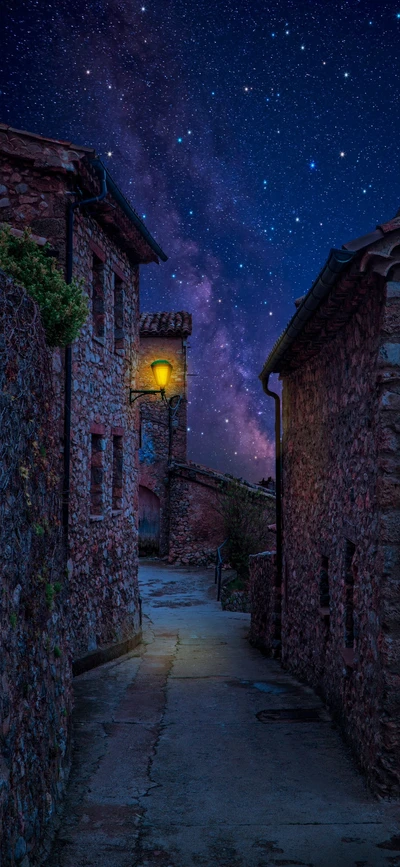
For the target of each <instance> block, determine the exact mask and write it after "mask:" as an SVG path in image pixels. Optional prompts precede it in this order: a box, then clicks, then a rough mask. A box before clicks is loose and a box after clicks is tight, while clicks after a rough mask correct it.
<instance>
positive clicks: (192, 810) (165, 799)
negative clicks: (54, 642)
mask: <svg viewBox="0 0 400 867" xmlns="http://www.w3.org/2000/svg"><path fill="white" fill-rule="evenodd" d="M212 580H213V579H212V574H211V573H210V572H203V573H200V572H187V571H185V570H183V569H173V568H171V567H169V568H168V567H165V566H163V565H161V564H158V563H150V562H148V563H147V564H146V565H143V566H142V567H141V587H142V596H143V602H144V606H143V607H144V612H145V620H144V625H145V628H146V636H145V638H146V644H145V645H144V646H143V647H141V648H140V649H138V650H137V651H136V652H133V653H131V654H129V655H127V656H125V657H123V658H122V659H120V660H117V661H115V662H113V663H109V664H108V665H105V666H103V667H102V668H99V669H97V670H95V671H92V672H88V673H87V674H84V675H81V677H79V678H77V679H76V694H77V705H76V713H75V733H76V734H75V752H74V765H73V771H72V775H71V780H70V785H69V792H68V798H67V803H66V809H65V816H64V819H63V822H62V826H61V830H60V832H59V836H58V840H57V842H56V845H55V847H54V850H53V853H52V855H51V857H50V859H49V861H48V863H47V867H156V865H159V867H272V865H282V867H283V865H293V867H300V865H310V867H395V865H400V836H398V835H399V833H400V832H399V826H398V825H396V819H397V818H398V817H399V809H398V805H396V804H394V803H392V804H383V803H380V802H377V801H376V800H374V799H373V798H372V797H371V795H369V793H368V791H367V790H366V788H365V786H364V782H363V779H362V777H361V776H360V775H359V774H358V773H357V771H356V770H355V767H354V765H353V763H352V761H351V758H350V756H349V754H348V752H347V750H346V748H345V747H344V745H343V744H342V741H341V739H340V736H339V734H338V732H337V731H336V730H335V729H334V728H333V727H332V724H331V722H330V719H329V716H328V715H327V714H326V712H325V711H324V709H323V707H322V705H321V703H320V701H319V700H318V698H317V697H316V696H315V694H314V693H313V692H312V690H310V689H308V688H307V687H304V686H303V685H301V684H299V683H298V682H297V681H296V680H295V679H293V678H291V677H290V676H289V675H287V674H286V673H285V672H283V671H282V669H281V668H280V666H279V664H278V663H277V662H274V661H271V660H267V659H265V658H264V657H263V656H262V655H261V654H260V653H259V652H258V651H256V650H255V649H253V648H251V647H250V646H249V644H248V642H247V641H246V633H247V630H248V625H249V615H246V614H236V613H230V612H223V611H221V609H220V607H219V605H217V603H216V602H215V591H214V585H213V583H212ZM299 707H300V708H313V709H315V708H317V709H318V710H319V712H320V719H319V721H315V722H271V721H268V720H267V721H264V722H263V721H261V720H262V718H263V715H262V714H261V719H259V718H258V716H257V714H259V713H260V712H262V711H268V710H269V711H271V710H272V711H273V710H274V709H275V710H276V709H282V708H286V709H291V708H299ZM264 719H266V715H264ZM396 836H397V839H396Z"/></svg>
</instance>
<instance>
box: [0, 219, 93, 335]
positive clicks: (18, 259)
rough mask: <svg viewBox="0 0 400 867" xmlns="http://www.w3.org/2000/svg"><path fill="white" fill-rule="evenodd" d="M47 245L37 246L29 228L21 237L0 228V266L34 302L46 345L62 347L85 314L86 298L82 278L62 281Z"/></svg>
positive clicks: (7, 229) (82, 321) (8, 228)
mask: <svg viewBox="0 0 400 867" xmlns="http://www.w3.org/2000/svg"><path fill="white" fill-rule="evenodd" d="M49 249H50V248H49V245H48V244H46V245H45V247H39V246H38V245H37V244H36V243H35V241H32V238H31V233H30V230H29V229H25V231H24V234H23V236H22V237H21V238H17V237H15V236H14V235H13V234H12V233H11V231H10V227H9V226H3V227H2V228H1V229H0V268H2V269H3V271H5V272H6V274H10V276H11V277H14V279H15V281H16V283H19V284H20V285H21V286H23V287H24V289H26V291H27V293H28V295H30V296H31V298H33V299H34V301H36V302H37V304H38V306H39V308H40V313H41V316H42V321H43V325H44V329H45V332H46V340H47V343H48V344H49V345H50V346H66V345H67V344H68V343H72V341H73V340H75V338H76V337H77V336H78V334H79V332H80V329H81V328H82V325H83V323H84V322H85V319H86V317H87V313H88V306H87V299H86V296H85V295H84V293H83V291H82V281H77V280H73V281H72V283H70V284H68V283H66V282H65V280H64V278H63V276H62V273H61V271H59V269H58V268H57V265H56V260H55V259H54V257H53V256H49V255H48V250H49Z"/></svg>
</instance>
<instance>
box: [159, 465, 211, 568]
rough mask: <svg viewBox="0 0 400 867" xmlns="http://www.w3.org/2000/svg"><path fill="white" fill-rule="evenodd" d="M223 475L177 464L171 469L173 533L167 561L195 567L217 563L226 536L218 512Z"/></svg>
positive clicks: (171, 530) (171, 526)
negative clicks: (219, 550)
mask: <svg viewBox="0 0 400 867" xmlns="http://www.w3.org/2000/svg"><path fill="white" fill-rule="evenodd" d="M221 480H222V477H221V475H219V474H217V473H212V471H211V470H209V471H207V470H205V469H201V468H200V467H196V466H195V465H191V464H186V465H183V464H182V465H180V464H178V463H177V464H175V465H173V466H172V467H171V469H170V497H171V506H170V536H169V553H168V560H169V562H170V563H182V564H185V565H192V566H209V565H211V564H214V563H215V556H216V549H217V548H218V546H219V545H222V542H223V541H224V538H225V531H224V521H223V517H222V515H221V513H220V511H219V501H220V496H221V494H220V486H221Z"/></svg>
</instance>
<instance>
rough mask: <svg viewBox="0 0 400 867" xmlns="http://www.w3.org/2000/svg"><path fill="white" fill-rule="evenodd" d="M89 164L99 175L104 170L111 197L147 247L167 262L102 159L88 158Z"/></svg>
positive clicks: (102, 174) (102, 175) (101, 174)
mask: <svg viewBox="0 0 400 867" xmlns="http://www.w3.org/2000/svg"><path fill="white" fill-rule="evenodd" d="M90 164H91V165H92V166H93V168H94V169H95V171H96V172H97V174H98V175H99V177H101V178H102V177H104V172H105V173H106V182H107V189H108V191H109V193H110V195H111V196H112V197H113V199H115V201H116V202H117V204H118V205H119V207H120V208H121V210H122V211H123V212H124V214H125V215H126V216H127V217H128V219H129V220H130V221H131V223H133V225H134V226H135V228H136V229H137V230H138V231H139V232H140V234H141V236H142V238H144V240H145V241H146V242H147V244H148V245H149V247H150V248H151V249H152V250H153V253H155V254H156V256H158V257H159V258H160V259H161V261H162V262H167V260H168V256H167V255H166V254H165V253H164V251H163V250H162V249H161V247H160V246H159V244H157V241H155V240H154V238H153V237H152V235H151V234H150V232H149V230H148V229H147V228H146V226H145V224H144V223H143V222H142V220H141V219H140V217H139V216H138V214H137V213H136V212H135V211H134V209H133V208H132V206H131V205H130V204H129V202H128V200H127V199H126V198H125V196H124V195H123V193H121V190H120V189H119V187H117V184H116V183H115V181H113V179H112V177H111V175H110V173H109V172H108V170H107V168H106V167H105V165H104V164H103V163H102V161H101V160H100V159H99V158H98V157H95V158H94V159H91V160H90Z"/></svg>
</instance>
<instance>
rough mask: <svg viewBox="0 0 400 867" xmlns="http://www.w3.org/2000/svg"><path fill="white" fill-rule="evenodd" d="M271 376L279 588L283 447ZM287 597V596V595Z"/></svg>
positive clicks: (278, 403)
mask: <svg viewBox="0 0 400 867" xmlns="http://www.w3.org/2000/svg"><path fill="white" fill-rule="evenodd" d="M268 382H269V374H268V376H267V378H266V380H264V381H263V389H264V391H265V394H267V395H268V397H273V399H274V401H275V487H276V491H275V507H276V566H277V586H279V587H282V573H283V569H282V445H281V401H280V397H279V394H277V393H276V392H275V391H271V390H270V389H269V388H268ZM285 595H286V594H285Z"/></svg>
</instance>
